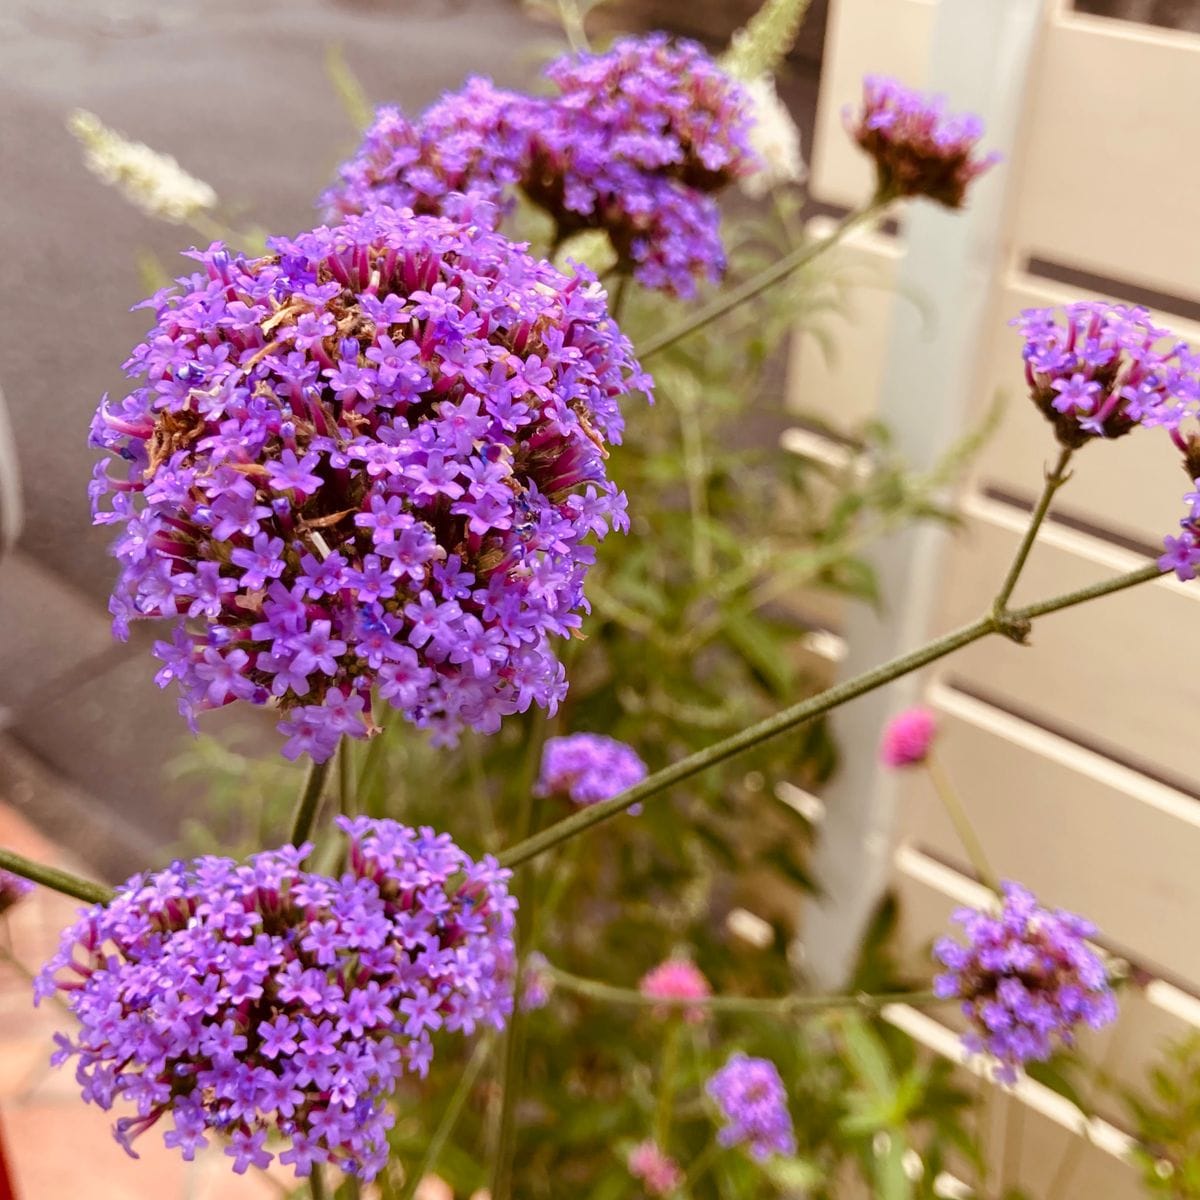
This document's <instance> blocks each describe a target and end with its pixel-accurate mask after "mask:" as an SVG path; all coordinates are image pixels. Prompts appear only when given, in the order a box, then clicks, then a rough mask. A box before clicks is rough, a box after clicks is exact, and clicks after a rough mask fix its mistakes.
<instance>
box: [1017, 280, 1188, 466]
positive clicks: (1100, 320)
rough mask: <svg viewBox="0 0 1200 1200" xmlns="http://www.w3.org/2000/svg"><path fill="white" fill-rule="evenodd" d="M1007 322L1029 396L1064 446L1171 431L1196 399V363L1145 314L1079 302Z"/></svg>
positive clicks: (1031, 312)
mask: <svg viewBox="0 0 1200 1200" xmlns="http://www.w3.org/2000/svg"><path fill="white" fill-rule="evenodd" d="M1012 324H1013V325H1015V326H1016V327H1017V329H1019V330H1020V332H1021V335H1022V336H1023V337H1024V339H1025V345H1024V348H1023V350H1022V356H1023V358H1024V360H1025V378H1026V381H1027V382H1028V384H1029V391H1030V396H1031V397H1032V399H1033V402H1034V404H1035V405H1036V406H1037V407H1038V409H1039V410H1040V411H1041V412H1042V414H1043V415H1044V416H1045V417H1046V419H1047V420H1049V421H1050V423H1051V424H1052V425H1053V427H1054V432H1055V434H1056V436H1057V438H1058V440H1059V442H1060V443H1061V444H1062V445H1064V446H1070V447H1079V446H1082V445H1083V444H1084V443H1086V442H1088V441H1090V440H1091V439H1092V438H1096V437H1106V438H1114V437H1120V436H1121V435H1122V434H1125V433H1128V432H1129V431H1130V430H1131V429H1133V428H1134V427H1135V426H1137V425H1162V426H1166V427H1167V428H1168V429H1174V428H1176V427H1177V426H1178V425H1179V422H1180V421H1181V420H1182V418H1183V417H1184V415H1185V414H1186V413H1187V412H1189V411H1191V410H1193V409H1194V408H1195V406H1196V404H1197V402H1198V401H1200V371H1198V369H1197V368H1200V360H1198V359H1197V356H1196V355H1194V354H1193V353H1192V352H1191V350H1190V349H1189V348H1188V346H1187V345H1186V344H1185V343H1183V342H1179V341H1178V340H1176V339H1173V338H1172V336H1171V333H1170V331H1169V330H1166V329H1162V328H1159V327H1158V326H1157V325H1155V323H1154V322H1153V320H1152V319H1151V317H1150V314H1149V312H1147V311H1146V309H1144V308H1137V307H1132V306H1129V305H1125V304H1110V303H1108V302H1107V301H1104V300H1081V301H1079V302H1078V303H1076V304H1068V305H1067V306H1066V307H1065V308H1064V309H1063V310H1062V312H1061V313H1060V311H1059V310H1058V309H1057V308H1029V309H1026V310H1025V311H1024V312H1022V313H1021V315H1020V316H1019V317H1017V318H1016V319H1015V320H1014V321H1013V322H1012Z"/></svg>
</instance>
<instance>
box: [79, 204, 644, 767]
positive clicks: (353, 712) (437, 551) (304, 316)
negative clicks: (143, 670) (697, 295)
mask: <svg viewBox="0 0 1200 1200" xmlns="http://www.w3.org/2000/svg"><path fill="white" fill-rule="evenodd" d="M270 249H271V252H270V253H269V254H267V255H265V256H264V257H261V258H255V259H247V258H243V257H240V256H235V255H232V254H230V253H229V252H227V251H226V250H224V249H223V248H222V247H221V246H220V245H213V246H212V247H210V248H209V249H208V250H205V251H196V252H193V257H195V258H196V259H197V260H198V261H199V263H200V268H201V269H200V270H199V271H197V272H196V273H194V274H193V275H191V276H189V277H187V278H185V279H183V280H181V281H180V285H179V286H178V287H175V288H168V289H165V290H164V291H162V292H160V293H159V294H158V295H157V296H155V297H154V298H153V299H152V300H150V301H147V304H146V307H149V308H150V309H151V310H152V311H153V313H154V321H155V324H154V328H153V329H152V330H151V332H150V333H149V334H148V335H147V337H146V339H145V340H144V341H143V342H142V343H141V344H140V345H139V346H137V347H136V348H135V350H134V352H133V354H132V356H131V357H130V359H129V361H128V362H127V363H126V364H125V366H126V370H127V372H128V373H129V374H130V375H131V376H133V377H134V378H135V379H136V380H137V383H136V386H135V387H134V389H133V390H132V391H131V392H130V393H129V394H128V395H127V396H125V397H124V398H122V399H121V400H112V401H110V400H108V399H107V398H106V399H105V401H104V402H103V403H102V404H101V406H100V409H99V411H98V412H97V414H96V417H95V419H94V421H93V423H92V442H93V444H94V445H97V446H99V447H101V448H103V449H105V450H107V451H109V452H110V454H111V455H112V457H111V458H109V459H108V460H106V461H105V462H102V463H100V464H98V466H97V471H96V474H95V478H94V479H93V481H92V486H91V488H90V489H89V491H90V494H91V498H92V505H93V517H94V520H95V521H96V522H97V523H104V524H113V525H114V526H115V527H116V528H117V529H118V530H119V531H120V532H119V535H118V537H117V540H116V542H115V544H114V547H113V553H114V555H115V556H116V558H117V559H118V561H119V562H120V566H121V573H120V577H119V580H118V582H117V586H116V588H115V589H114V593H113V597H112V600H111V602H110V609H111V611H112V613H113V617H114V631H115V632H116V634H117V635H118V636H126V635H127V632H128V628H129V624H130V622H131V621H133V620H135V619H145V618H161V619H165V620H167V621H169V622H171V637H170V640H164V641H160V642H158V643H156V645H155V651H154V652H155V654H156V655H157V656H158V658H159V659H160V660H162V662H163V664H164V666H163V668H162V670H160V671H159V673H158V676H157V681H158V682H159V684H160V686H166V685H167V684H170V683H174V684H176V685H177V686H178V688H179V690H180V692H181V708H182V710H183V712H184V715H185V716H186V717H187V718H188V719H189V721H191V720H194V716H195V714H196V713H197V712H199V711H201V710H204V709H211V708H218V707H221V706H223V705H226V704H230V703H233V702H235V701H239V700H240V701H248V702H250V703H252V704H270V705H272V707H275V708H277V709H278V710H280V712H281V715H282V718H283V719H282V720H281V721H280V724H279V728H280V731H281V732H282V733H283V734H284V735H285V736H286V738H287V741H286V743H285V745H284V747H283V752H284V754H285V755H287V756H288V757H289V758H295V757H297V756H299V755H301V754H309V755H311V756H312V758H313V759H314V760H317V761H322V760H324V759H327V758H328V757H329V755H330V754H332V752H333V749H334V747H335V746H336V745H337V743H338V740H339V738H340V737H341V736H342V735H346V736H349V737H359V738H361V737H366V736H369V735H371V734H372V733H373V732H374V728H375V727H374V725H373V721H372V712H371V708H372V696H373V693H374V694H375V695H376V696H377V697H378V698H379V699H380V700H382V701H385V702H387V703H388V704H390V705H391V706H392V707H393V708H396V709H397V710H399V711H400V712H401V713H403V715H404V716H405V718H406V719H408V720H409V721H411V722H412V723H413V724H415V725H417V726H420V727H422V728H429V729H432V730H433V732H434V734H435V736H436V737H437V738H439V739H440V740H442V741H449V742H452V741H453V740H454V738H456V737H457V735H458V733H459V732H460V731H461V730H462V729H464V728H473V729H476V730H479V731H481V732H485V733H493V732H495V731H496V729H498V728H499V725H500V723H501V720H502V719H503V718H504V717H505V716H508V715H510V714H512V713H516V712H524V711H526V710H527V709H528V708H529V707H530V706H531V705H537V706H538V707H541V708H545V709H548V710H550V711H553V710H554V709H555V707H556V705H557V704H558V702H559V701H560V700H561V699H562V696H563V695H564V694H565V692H566V675H565V672H564V670H563V667H562V665H561V663H560V662H559V661H558V659H557V657H556V656H555V654H554V651H553V642H554V640H555V639H557V638H563V637H570V636H571V635H572V634H573V632H574V631H575V630H577V629H578V627H579V626H580V624H581V623H582V619H583V618H582V613H583V611H584V608H585V601H584V594H583V585H584V580H585V578H586V576H587V572H588V568H589V567H590V565H591V564H592V562H593V561H594V559H595V548H594V546H593V544H592V539H593V536H595V537H602V536H604V535H605V534H606V533H607V532H608V531H609V530H611V529H625V528H627V527H628V525H627V518H626V515H625V497H624V495H623V494H622V493H621V492H620V491H619V489H618V488H617V487H616V485H615V484H614V483H613V482H612V481H611V480H610V479H609V478H608V476H607V471H606V467H605V459H606V457H607V449H606V443H608V442H612V443H616V442H619V441H620V438H621V432H622V429H623V422H622V417H621V413H620V408H619V401H620V400H621V399H622V398H623V397H624V395H625V394H626V393H627V391H628V390H629V389H630V388H634V387H641V386H642V385H645V386H647V387H648V386H649V380H648V378H647V377H646V376H644V375H643V374H642V373H641V372H640V370H639V369H638V368H637V366H636V364H635V361H634V359H633V357H632V353H631V347H630V344H629V341H628V339H627V338H626V337H625V336H624V335H623V334H622V333H621V332H620V330H619V329H618V328H617V326H616V324H615V323H614V322H613V320H612V318H611V316H610V315H609V312H608V309H607V305H606V301H605V293H604V291H603V289H602V288H601V287H600V286H599V284H598V283H597V282H596V281H595V280H594V278H592V277H590V276H588V275H587V273H586V272H584V271H583V270H582V269H581V270H580V272H578V273H577V274H576V275H575V276H574V277H571V278H568V277H566V276H564V275H562V274H560V273H559V272H558V271H556V270H555V269H554V268H553V267H552V266H551V265H550V264H549V263H546V262H538V261H535V260H534V259H533V258H531V257H530V256H529V255H528V254H526V253H525V252H524V250H523V249H522V248H520V247H518V246H516V245H514V244H513V243H512V242H509V241H507V240H506V239H505V238H503V237H501V236H500V235H499V234H496V233H492V232H489V231H488V230H487V229H483V228H481V227H479V226H477V225H474V224H469V223H467V224H464V223H461V222H455V221H450V220H448V219H445V218H441V217H428V216H414V215H413V213H412V212H411V211H409V210H397V209H393V208H389V207H380V208H376V209H373V210H372V211H371V212H370V213H369V214H367V215H364V216H357V217H350V218H347V219H346V221H345V223H344V224H342V225H339V226H337V227H335V228H325V227H322V228H319V229H316V230H313V231H311V232H309V233H305V234H302V235H300V236H299V237H297V238H296V239H294V240H289V239H273V240H272V242H271V243H270ZM110 468H111V469H112V473H111V474H110Z"/></svg>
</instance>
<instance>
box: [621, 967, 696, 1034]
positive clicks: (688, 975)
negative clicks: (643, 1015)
mask: <svg viewBox="0 0 1200 1200" xmlns="http://www.w3.org/2000/svg"><path fill="white" fill-rule="evenodd" d="M638 991H640V992H641V993H642V995H643V996H652V997H653V998H655V999H656V1000H703V999H704V998H705V997H706V996H711V995H712V988H711V987H710V986H709V983H708V980H707V979H705V977H704V975H703V973H702V972H701V970H700V968H699V967H697V966H696V964H695V963H693V962H689V961H688V960H687V959H686V958H668V959H667V960H666V961H665V962H661V963H659V964H658V966H657V967H654V968H653V969H652V970H650V971H647V972H646V974H645V975H643V976H642V981H641V983H639V984H638ZM654 1014H655V1016H658V1017H669V1016H672V1015H675V1014H682V1016H683V1017H684V1019H685V1020H686V1021H688V1022H690V1023H691V1024H693V1025H698V1024H699V1023H700V1022H701V1021H703V1020H704V1017H705V1009H704V1007H703V1005H688V1006H686V1007H683V1008H680V1007H677V1006H675V1005H670V1006H667V1005H664V1006H663V1007H661V1008H655V1009H654Z"/></svg>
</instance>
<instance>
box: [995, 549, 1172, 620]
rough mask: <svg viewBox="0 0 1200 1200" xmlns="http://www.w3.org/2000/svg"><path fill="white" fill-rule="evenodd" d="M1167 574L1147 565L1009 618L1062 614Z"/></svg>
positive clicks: (1155, 565)
mask: <svg viewBox="0 0 1200 1200" xmlns="http://www.w3.org/2000/svg"><path fill="white" fill-rule="evenodd" d="M1164 573H1165V572H1164V571H1163V569H1162V567H1160V566H1159V565H1158V563H1155V562H1151V563H1147V564H1146V565H1145V566H1144V567H1139V568H1138V569H1137V570H1136V571H1130V572H1128V573H1127V574H1125V575H1117V576H1116V577H1115V578H1113V579H1105V580H1102V581H1101V582H1100V583H1093V584H1089V585H1088V586H1087V587H1082V588H1077V589H1076V590H1075V591H1073V592H1066V593H1064V594H1063V595H1061V596H1055V597H1053V598H1052V599H1050V600H1042V601H1039V602H1038V603H1037V604H1026V605H1025V606H1024V607H1023V608H1014V609H1010V610H1009V612H1008V614H1007V615H1008V616H1010V617H1012V618H1015V620H1016V621H1017V622H1018V623H1023V622H1028V621H1032V620H1034V619H1035V618H1037V617H1044V616H1046V614H1047V613H1053V612H1060V611H1061V610H1062V609H1064V608H1074V607H1075V605H1076V604H1086V603H1087V602H1088V601H1089V600H1098V599H1099V598H1100V597H1101V596H1111V595H1112V594H1113V593H1114V592H1123V591H1124V590H1125V589H1126V588H1131V587H1136V586H1137V585H1138V584H1139V583H1149V582H1150V580H1152V579H1158V578H1159V577H1160V576H1161V575H1163V574H1164Z"/></svg>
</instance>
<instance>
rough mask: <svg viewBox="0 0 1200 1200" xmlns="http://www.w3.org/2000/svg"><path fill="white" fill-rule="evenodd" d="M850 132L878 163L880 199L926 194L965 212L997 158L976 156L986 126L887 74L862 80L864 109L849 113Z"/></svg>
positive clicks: (848, 127) (876, 174) (991, 155)
mask: <svg viewBox="0 0 1200 1200" xmlns="http://www.w3.org/2000/svg"><path fill="white" fill-rule="evenodd" d="M844 119H845V122H846V128H847V129H848V130H849V132H850V135H851V136H852V137H853V138H854V140H855V141H856V142H857V143H858V144H859V145H860V146H861V147H862V148H863V150H865V151H866V153H867V154H869V155H870V156H871V158H872V159H873V160H874V161H875V176H876V185H877V196H878V197H879V198H880V199H881V200H896V199H899V198H900V197H903V196H926V197H928V198H929V199H930V200H934V201H936V202H937V203H938V204H944V205H946V207H948V208H961V207H962V205H963V201H964V200H965V199H966V194H967V188H968V187H969V186H970V185H971V183H972V181H973V180H975V179H977V178H978V177H979V176H980V175H982V174H983V173H984V171H986V170H987V169H988V168H989V167H991V166H993V165H994V164H995V163H996V162H998V161H999V158H1000V156H999V155H998V154H994V153H993V154H988V155H985V156H984V157H983V158H979V157H976V148H977V143H978V142H979V139H980V138H981V137H982V136H983V122H982V121H981V120H980V119H979V117H977V116H974V115H973V114H964V115H961V116H956V115H953V114H951V113H948V112H947V111H946V102H945V99H944V97H942V96H925V95H923V94H922V93H921V92H918V91H915V90H913V89H912V88H908V87H905V86H904V84H902V83H900V82H899V81H898V80H895V79H890V78H888V77H887V76H885V75H868V76H867V77H866V78H865V79H864V80H863V105H862V109H861V110H860V111H859V112H857V113H855V112H853V111H852V110H851V109H850V108H847V109H846V110H845V113H844Z"/></svg>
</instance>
